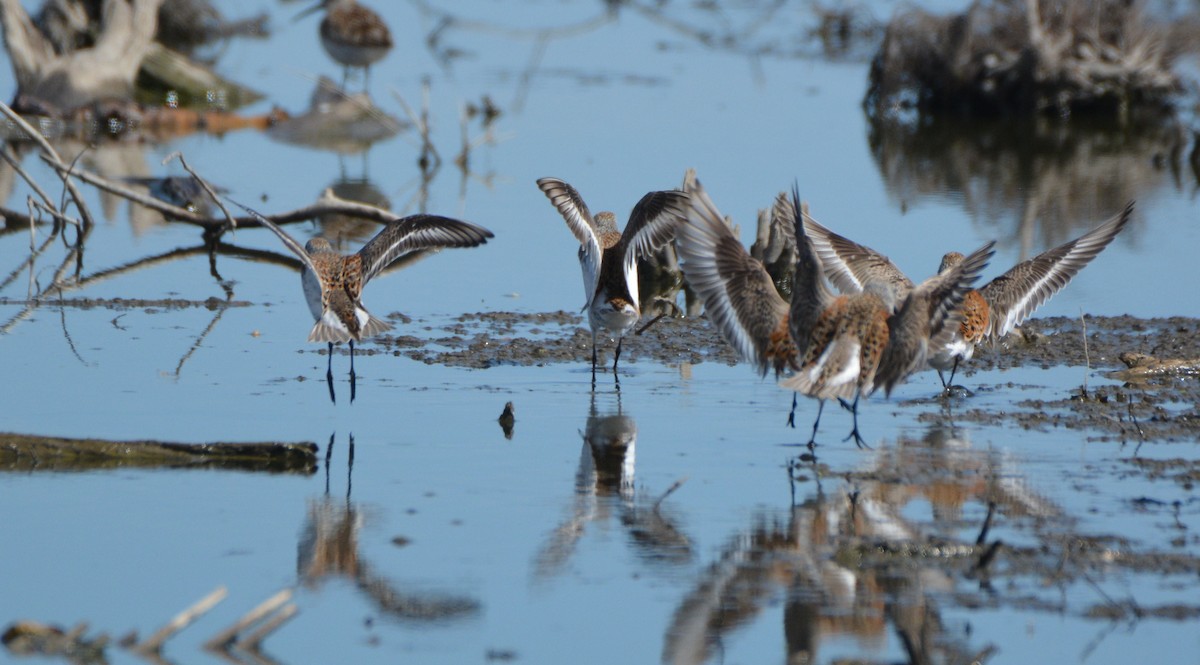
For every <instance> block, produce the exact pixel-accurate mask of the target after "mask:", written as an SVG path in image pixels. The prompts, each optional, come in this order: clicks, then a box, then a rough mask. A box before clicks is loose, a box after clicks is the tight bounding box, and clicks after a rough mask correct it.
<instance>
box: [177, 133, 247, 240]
mask: <svg viewBox="0 0 1200 665" xmlns="http://www.w3.org/2000/svg"><path fill="white" fill-rule="evenodd" d="M176 157H178V158H179V163H180V164H182V165H183V170H185V171H187V172H188V173H190V174H191V176H192V177H193V178H195V179H196V182H198V183H200V186H201V187H203V188H204V191H205V192H207V193H208V198H210V199H212V200H213V203H215V204H217V207H218V208H220V209H221V212H222V213H223V214H224V215H225V219H227V220H229V226H230V228H234V229H236V228H237V220H236V219H234V218H233V215H231V214H229V208H226V207H225V203H224V202H223V201H221V197H219V196H217V191H216V190H215V189H213V186H212V185H210V184H208V181H207V180H205V179H204V178H201V177H200V176H198V175H196V172H195V171H193V170H192V167H190V166H188V163H187V160H186V159H184V158H183V153H182V152H180V151H178V150H176V151H175V152H173V153H171V154H169V155H167V158H166V159H164V160H163V162H162V163H163V164H166V163H168V162H170V161H171V160H172V159H174V158H176Z"/></svg>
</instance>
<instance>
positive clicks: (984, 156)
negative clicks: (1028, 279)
mask: <svg viewBox="0 0 1200 665" xmlns="http://www.w3.org/2000/svg"><path fill="white" fill-rule="evenodd" d="M867 140H868V142H869V144H870V148H871V153H872V155H873V156H874V158H875V162H876V164H877V165H878V167H879V170H880V173H881V175H882V176H883V179H884V182H885V185H886V187H887V191H888V194H889V195H890V196H891V197H892V199H893V200H895V201H896V202H897V203H898V204H899V206H900V207H901V209H902V210H903V209H905V208H907V207H908V206H909V205H910V204H911V203H912V202H915V201H918V200H920V199H923V198H929V197H937V198H939V199H944V198H946V197H948V196H949V197H951V200H954V201H956V202H960V203H961V205H962V207H963V208H964V209H965V211H966V213H967V214H968V215H969V216H970V217H971V218H972V219H973V221H974V222H975V223H982V224H985V225H988V226H995V225H999V226H1007V225H1008V224H1010V223H1011V224H1012V225H1013V226H1014V228H1012V229H1011V230H1008V229H1003V228H1000V229H996V230H993V231H989V232H988V233H987V234H986V235H991V236H996V237H998V238H999V239H1000V245H1001V246H1003V245H1004V244H1006V242H1007V243H1011V242H1012V241H1013V240H1016V241H1017V242H1019V243H1020V247H1021V258H1022V259H1025V258H1028V257H1029V256H1030V255H1031V254H1033V253H1036V251H1040V249H1041V248H1044V247H1051V246H1054V245H1058V244H1059V243H1062V242H1063V241H1065V240H1067V239H1069V238H1071V237H1074V236H1075V235H1078V231H1079V230H1080V229H1086V228H1090V226H1091V225H1093V224H1094V223H1095V220H1096V218H1097V210H1120V209H1121V208H1122V207H1124V205H1125V203H1126V202H1128V201H1130V200H1135V199H1136V200H1143V199H1147V198H1151V197H1152V194H1153V193H1154V192H1155V190H1157V189H1160V188H1162V187H1164V186H1174V187H1177V188H1185V187H1188V186H1189V185H1187V184H1186V183H1187V180H1189V179H1191V178H1192V176H1190V175H1188V174H1187V171H1186V169H1187V167H1186V165H1185V163H1184V160H1185V155H1186V152H1187V146H1188V141H1189V140H1190V139H1189V136H1188V135H1187V133H1186V132H1185V131H1184V130H1183V129H1182V127H1180V126H1179V125H1177V124H1174V123H1171V124H1165V125H1150V126H1141V127H1137V128H1119V127H1116V126H1114V125H1102V124H1097V125H1091V126H1086V127H1085V126H1081V125H1080V124H1079V123H1075V124H1073V125H1071V126H1066V125H1062V124H1059V123H1055V122H1050V121H1039V120H1030V121H1011V122H988V123H982V122H976V121H957V120H930V121H928V122H918V123H905V122H900V121H897V120H893V119H885V120H881V121H873V122H872V123H871V125H870V131H869V133H868V136H867ZM1195 186H1200V180H1198V181H1197V182H1196V184H1195V185H1191V187H1195ZM1013 211H1015V213H1014V212H1013ZM1012 217H1015V219H1012V220H1011V222H1006V221H1003V220H1005V219H1006V218H1012ZM1139 232H1140V229H1139V228H1138V227H1137V226H1136V225H1135V226H1134V227H1133V228H1131V229H1128V231H1127V233H1126V234H1125V235H1126V236H1128V237H1129V238H1132V239H1135V240H1136V238H1137V236H1138V234H1139Z"/></svg>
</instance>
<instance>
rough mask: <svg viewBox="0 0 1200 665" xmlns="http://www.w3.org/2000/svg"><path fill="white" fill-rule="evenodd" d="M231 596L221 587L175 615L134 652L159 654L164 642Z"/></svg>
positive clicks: (134, 648)
mask: <svg viewBox="0 0 1200 665" xmlns="http://www.w3.org/2000/svg"><path fill="white" fill-rule="evenodd" d="M227 595H229V591H228V590H227V589H226V588H225V587H224V586H219V587H217V588H216V589H214V590H213V591H212V592H211V593H209V594H208V595H207V596H205V597H203V598H201V599H200V600H198V601H196V603H195V604H193V605H192V606H191V607H189V608H187V609H186V610H184V611H182V612H180V613H179V614H177V615H175V618H174V619H171V621H170V622H169V623H167V625H165V626H163V627H162V628H159V629H158V632H156V633H154V634H153V635H151V636H150V637H149V638H147V639H146V640H145V641H143V642H142V643H140V644H138V645H137V646H135V647H133V650H134V651H135V652H137V653H140V654H150V653H158V652H159V651H161V650H162V645H163V642H166V641H167V640H168V639H170V638H171V636H172V635H174V634H175V633H178V632H179V631H181V630H183V629H184V628H187V627H188V626H189V625H191V623H192V622H193V621H195V620H196V619H199V618H200V617H202V616H204V615H205V614H206V613H207V612H208V611H209V610H211V609H212V608H213V607H216V605H217V603H219V602H221V601H222V600H224V599H225V596H227Z"/></svg>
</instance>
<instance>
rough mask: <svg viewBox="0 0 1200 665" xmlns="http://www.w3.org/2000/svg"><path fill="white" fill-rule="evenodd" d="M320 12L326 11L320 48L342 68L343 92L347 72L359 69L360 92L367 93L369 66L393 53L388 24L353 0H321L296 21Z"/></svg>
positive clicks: (301, 14) (322, 22)
mask: <svg viewBox="0 0 1200 665" xmlns="http://www.w3.org/2000/svg"><path fill="white" fill-rule="evenodd" d="M319 9H324V10H325V18H323V19H321V28H320V31H321V46H323V47H325V52H326V53H328V54H329V57H331V58H333V59H334V60H335V61H337V62H338V63H339V64H341V65H342V88H343V89H344V88H345V87H346V80H347V79H348V78H349V76H350V68H351V67H361V68H362V69H363V72H364V73H363V88H364V89H366V87H367V83H369V82H370V73H371V65H372V64H374V63H376V62H378V61H379V60H381V59H382V58H383V57H384V56H386V55H387V54H388V51H390V50H392V33H391V31H390V30H388V26H387V23H384V22H383V18H382V17H381V16H380V15H379V14H378V13H376V12H375V10H373V9H370V8H369V7H364V6H363V5H360V4H358V2H357V1H356V0H320V2H318V3H317V4H315V5H313V6H312V7H309V8H308V9H306V10H304V11H303V12H301V13H300V14H299V15H298V16H296V19H300V18H303V17H305V16H308V15H309V14H311V13H313V12H315V11H317V10H319Z"/></svg>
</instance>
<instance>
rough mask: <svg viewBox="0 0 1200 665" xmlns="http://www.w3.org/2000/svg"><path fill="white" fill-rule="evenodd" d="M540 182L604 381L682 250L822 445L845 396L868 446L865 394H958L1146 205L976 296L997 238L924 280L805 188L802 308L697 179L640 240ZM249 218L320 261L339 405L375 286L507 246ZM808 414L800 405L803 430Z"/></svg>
mask: <svg viewBox="0 0 1200 665" xmlns="http://www.w3.org/2000/svg"><path fill="white" fill-rule="evenodd" d="M537 185H538V187H539V188H540V189H541V191H542V192H543V193H544V194H545V195H546V197H547V198H548V199H549V200H550V202H551V203H552V204H553V205H554V207H555V208H556V209H557V210H558V212H559V214H561V216H562V218H563V219H564V220H565V221H566V224H567V228H568V229H570V231H571V233H572V234H573V235H574V236H575V238H576V239H577V240H578V241H579V265H580V268H581V269H582V272H583V288H584V296H585V299H586V302H585V305H584V309H585V310H586V311H587V314H588V323H589V326H590V328H591V334H592V381H593V385H594V382H595V373H596V370H597V368H598V364H599V363H598V355H597V348H598V347H599V345H600V344H601V343H602V342H604V341H607V340H610V339H615V340H616V351H615V353H614V357H613V365H612V369H613V372H614V374H615V373H616V371H617V365H618V362H619V361H620V355H621V345H622V343H623V340H624V337H625V336H626V335H627V334H629V333H630V331H631V330H633V328H634V326H636V325H637V323H638V321H639V319H640V318H641V307H640V302H639V298H638V261H639V260H641V259H645V258H647V257H648V256H650V255H651V254H653V253H655V252H657V251H658V250H660V249H662V248H663V247H665V246H668V245H671V244H672V243H673V245H674V247H675V250H676V252H677V253H678V256H679V258H680V269H681V270H682V272H683V275H684V279H685V281H686V283H687V285H688V287H689V288H690V289H691V290H692V291H693V292H694V293H695V294H696V295H697V296H698V297H699V298H700V300H701V301H702V302H703V303H704V307H705V311H706V313H707V316H708V318H709V320H710V322H711V323H712V325H713V326H714V327H715V328H716V329H717V330H718V331H719V332H720V333H721V335H722V336H723V337H724V339H725V340H726V341H727V342H728V343H729V344H730V345H731V346H733V348H734V349H736V350H737V353H738V354H739V356H740V357H741V358H742V359H743V360H744V361H746V362H748V363H750V364H752V365H753V366H754V367H755V368H756V369H757V370H758V371H759V373H760V374H761V375H763V376H765V375H766V374H767V372H769V371H772V370H773V371H774V373H775V376H776V378H777V380H778V381H779V385H780V386H781V387H783V388H786V389H788V390H792V391H794V392H795V393H796V394H803V395H806V396H809V397H813V398H816V399H817V400H818V401H819V403H820V406H819V407H818V411H817V418H816V420H815V422H814V423H813V429H812V437H811V438H810V439H809V442H808V446H809V447H810V448H811V447H812V446H813V445H814V442H815V439H816V433H817V427H818V425H819V424H820V418H821V411H822V410H823V408H824V403H825V401H826V400H829V399H837V400H838V401H839V402H840V403H841V404H842V405H843V406H844V407H845V408H847V409H848V410H850V411H851V412H852V413H853V414H854V428H853V430H852V431H851V433H850V436H848V437H847V439H849V438H853V439H854V440H855V442H856V443H857V444H859V445H863V443H864V441H863V438H862V436H861V435H860V433H859V431H858V402H859V399H860V398H861V397H864V396H869V395H871V394H872V393H874V392H875V391H876V390H878V389H880V388H882V389H883V390H884V392H885V393H886V394H888V395H890V394H891V392H892V390H893V389H894V388H895V387H896V386H897V385H898V384H899V383H901V382H903V381H904V380H905V379H907V378H908V377H909V376H911V375H912V374H913V373H915V372H918V371H920V370H923V369H925V368H927V367H932V368H934V369H936V370H937V371H938V373H939V375H941V374H942V372H943V371H945V370H949V371H950V379H949V380H947V379H945V378H944V376H943V380H942V383H943V386H945V387H946V388H947V390H949V388H950V387H951V385H952V383H951V382H952V381H953V378H954V373H955V371H956V370H957V368H958V365H959V364H960V363H961V362H963V361H965V360H969V359H970V358H971V356H972V353H973V352H974V350H975V347H976V346H978V345H980V344H983V343H992V344H994V343H995V342H996V341H997V340H999V339H1000V338H1002V337H1004V336H1005V335H1007V334H1008V333H1009V332H1011V331H1012V330H1013V329H1014V328H1015V327H1016V326H1017V325H1019V324H1020V323H1021V322H1022V321H1024V320H1025V319H1026V318H1028V317H1029V316H1030V315H1031V314H1032V313H1033V312H1034V310H1036V309H1037V308H1038V307H1039V306H1040V305H1041V304H1042V303H1044V302H1046V300H1047V299H1048V298H1050V297H1051V296H1052V295H1054V294H1055V293H1057V292H1058V291H1059V290H1061V289H1062V288H1063V287H1064V286H1066V285H1067V283H1068V282H1070V280H1071V279H1072V278H1073V277H1074V276H1075V275H1076V274H1078V273H1079V271H1080V270H1081V269H1082V268H1083V267H1084V266H1086V265H1087V264H1088V263H1089V262H1090V261H1091V260H1092V259H1094V258H1095V257H1096V256H1097V255H1098V254H1099V253H1100V252H1101V251H1102V250H1103V249H1104V248H1105V247H1107V246H1108V244H1109V243H1110V242H1112V240H1113V238H1115V237H1116V235H1117V234H1118V233H1120V231H1121V229H1123V228H1124V227H1125V226H1126V225H1127V224H1128V223H1129V220H1130V218H1131V215H1132V213H1133V203H1132V202H1130V203H1129V204H1128V205H1126V206H1125V209H1124V210H1122V211H1121V212H1120V213H1119V214H1117V215H1116V216H1114V217H1112V218H1111V219H1109V220H1108V221H1106V222H1104V223H1103V224H1100V225H1099V226H1097V227H1096V228H1094V229H1093V230H1091V231H1089V232H1087V233H1085V234H1083V235H1082V236H1080V237H1078V238H1076V239H1074V240H1071V241H1070V242H1067V243H1064V244H1062V245H1060V246H1058V247H1055V248H1053V249H1050V250H1048V251H1045V252H1043V253H1041V254H1039V255H1037V256H1035V257H1034V258H1032V259H1029V260H1027V261H1023V262H1021V263H1018V264H1017V265H1015V266H1013V267H1012V268H1011V269H1010V270H1008V271H1007V272H1005V273H1004V274H1003V275H1000V276H999V277H997V278H995V279H993V280H992V281H990V282H988V283H987V284H985V285H984V286H982V287H980V288H978V289H976V288H974V284H975V282H976V281H977V280H978V278H979V275H980V273H981V272H982V271H983V269H984V268H985V267H986V266H987V263H988V261H989V259H991V257H992V255H993V253H994V250H993V245H994V242H988V243H987V244H985V245H983V246H982V247H980V248H979V249H977V250H975V251H974V252H971V253H970V254H968V255H965V256H964V255H963V254H960V253H958V252H950V253H948V254H946V255H945V257H944V258H943V259H942V264H941V266H940V267H939V269H938V272H937V274H935V275H933V276H932V277H930V278H928V279H926V280H924V281H923V282H920V283H916V284H915V283H914V282H913V281H912V280H911V279H909V278H908V277H907V276H905V274H904V273H903V272H902V271H901V270H900V269H899V268H897V267H896V266H895V265H894V264H893V263H892V262H891V261H889V260H888V258H887V257H886V256H884V255H883V254H881V253H879V252H877V251H875V250H873V249H871V248H869V247H867V246H865V245H860V244H858V243H855V242H853V241H851V240H849V239H847V238H845V237H843V236H840V235H838V234H836V233H834V232H833V231H831V230H830V229H828V228H826V227H825V226H822V225H821V224H819V223H817V221H816V220H814V219H813V218H812V217H810V216H809V215H807V213H805V212H804V209H803V208H802V206H801V205H800V198H799V193H798V192H797V191H796V190H795V189H793V191H792V192H791V195H790V196H788V195H786V194H780V196H779V197H778V199H777V201H776V204H775V205H774V207H773V208H772V214H773V215H774V216H775V219H774V220H773V223H774V224H777V225H780V227H781V228H786V229H788V230H789V231H790V232H792V233H794V234H795V272H794V276H793V282H792V289H791V302H790V303H789V302H787V301H785V300H784V298H783V297H782V296H781V295H780V294H779V291H778V290H777V289H776V286H775V283H774V282H773V280H772V279H771V276H770V275H769V274H768V273H767V271H766V269H765V268H764V266H763V265H762V263H760V262H759V261H758V260H757V259H754V258H752V257H751V256H750V254H749V253H748V252H747V251H746V249H745V248H744V247H743V246H742V243H741V241H740V240H739V239H738V237H737V236H736V235H735V232H734V229H733V226H732V225H731V223H730V222H729V221H727V219H726V218H725V217H724V216H723V215H722V214H721V212H720V211H719V210H718V209H717V207H716V206H715V205H714V204H713V202H712V199H710V198H709V196H708V193H707V192H706V191H705V189H704V187H703V186H702V185H701V184H700V182H699V181H698V180H697V179H696V178H695V176H694V174H692V173H690V172H689V174H688V177H687V178H685V182H684V186H683V189H680V190H663V191H653V192H649V193H647V194H646V195H645V196H643V197H642V198H641V200H640V201H638V203H637V205H635V206H634V207H633V211H632V212H631V213H630V216H629V220H628V222H627V223H626V224H625V228H624V230H621V228H620V227H618V225H617V219H616V216H615V215H614V214H613V213H612V212H607V211H606V212H597V213H595V214H593V213H592V212H591V211H590V210H589V209H588V206H587V204H586V203H585V202H584V200H583V197H582V196H580V194H579V192H578V191H576V190H575V188H574V187H572V186H571V185H569V184H567V183H566V182H564V181H562V180H559V179H557V178H542V179H540V180H538V181H537ZM238 205H240V204H238ZM242 207H243V208H244V209H245V210H246V211H247V212H249V213H250V214H251V215H252V216H253V217H254V218H255V219H257V220H258V221H259V222H260V223H261V224H262V225H264V226H266V227H267V228H269V229H270V230H271V231H273V232H274V233H275V234H276V235H277V236H279V238H280V240H282V241H283V243H284V245H285V246H286V247H287V248H288V249H289V250H291V251H292V252H293V253H295V254H296V255H297V256H298V257H300V260H301V261H302V262H303V264H304V269H303V275H302V281H303V285H304V293H305V298H306V300H307V302H308V306H309V309H310V311H311V312H312V315H313V318H314V319H315V320H316V322H315V323H314V325H313V327H312V331H311V332H310V333H309V337H308V339H309V341H310V342H325V343H327V344H328V345H329V350H330V352H331V353H330V366H329V368H327V370H326V380H327V381H328V383H329V386H330V388H329V389H330V398H331V399H333V398H334V392H333V378H332V350H333V345H334V343H342V342H345V343H348V344H349V345H350V377H351V384H350V385H351V400H353V399H354V344H355V342H361V341H362V340H363V339H364V338H370V337H372V336H375V335H378V334H380V333H382V332H385V331H387V330H389V329H390V328H391V324H389V323H387V322H386V321H383V320H382V319H379V318H378V317H375V316H373V315H372V314H371V313H370V312H369V311H367V309H366V307H365V306H364V305H363V303H362V290H363V287H365V286H366V284H367V282H368V281H370V280H371V278H373V277H374V276H376V275H378V274H379V272H380V271H381V270H383V269H384V268H386V267H387V266H388V265H390V264H391V263H393V262H394V261H396V260H397V259H399V258H400V257H402V256H404V255H406V254H409V253H410V252H414V251H419V250H427V249H434V248H444V247H476V246H478V245H482V244H484V243H486V242H487V240H488V239H489V238H491V237H492V235H493V234H492V233H491V232H490V231H488V230H487V229H485V228H483V227H480V226H477V225H475V224H471V223H469V222H464V221H461V220H456V219H451V218H448V217H441V216H437V215H425V214H420V215H412V216H409V217H404V218H401V219H398V220H397V221H394V222H392V223H390V224H388V225H387V226H385V227H384V229H383V230H382V231H380V233H379V234H378V235H376V236H375V237H374V238H372V239H371V240H370V241H369V242H367V243H366V244H365V245H364V246H363V247H362V249H360V250H359V251H358V252H356V253H354V254H349V255H342V254H339V253H338V252H336V251H335V250H334V249H333V248H332V247H331V246H330V244H329V242H328V241H326V240H325V239H323V238H314V239H312V240H309V241H308V243H307V244H306V245H303V246H302V245H301V244H300V243H299V242H297V241H296V240H295V239H293V238H292V237H291V236H289V235H288V234H287V233H286V232H285V231H284V230H283V229H281V228H279V226H277V225H276V224H275V223H273V222H272V221H271V220H269V219H267V218H266V217H264V216H262V215H260V214H258V213H257V212H255V211H253V210H250V209H249V208H245V206H242ZM831 287H832V288H831ZM834 288H836V289H837V290H838V291H839V292H840V294H835V293H834V290H833V289H834ZM795 406H796V403H795V401H793V413H792V415H791V416H789V418H788V422H789V424H793V416H794V412H795Z"/></svg>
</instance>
